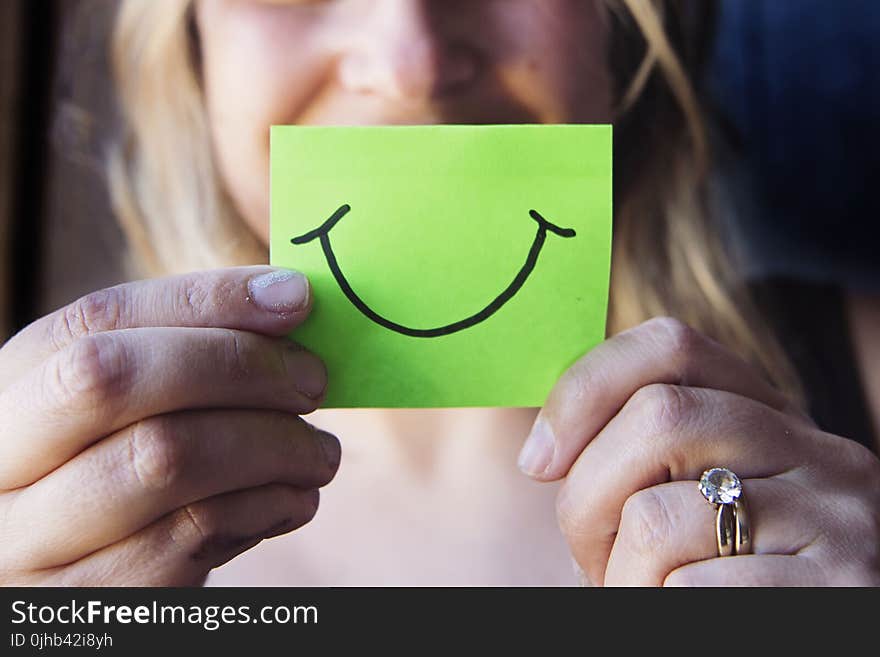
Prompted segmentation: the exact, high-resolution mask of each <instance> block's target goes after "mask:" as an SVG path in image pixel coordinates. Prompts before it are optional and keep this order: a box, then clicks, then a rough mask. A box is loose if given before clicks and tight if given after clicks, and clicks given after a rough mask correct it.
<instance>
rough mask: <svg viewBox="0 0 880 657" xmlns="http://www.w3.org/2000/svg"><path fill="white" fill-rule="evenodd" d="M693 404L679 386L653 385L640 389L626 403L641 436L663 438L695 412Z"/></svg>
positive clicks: (693, 400)
mask: <svg viewBox="0 0 880 657" xmlns="http://www.w3.org/2000/svg"><path fill="white" fill-rule="evenodd" d="M696 403H697V402H696V400H695V399H694V397H693V396H692V395H689V394H686V393H685V391H684V390H683V389H682V388H681V387H680V386H674V385H669V384H666V383H652V384H651V385H647V386H644V387H643V388H639V389H638V390H637V391H636V392H635V393H634V394H633V396H632V397H630V399H629V401H628V402H627V404H626V405H627V406H628V407H629V408H628V409H627V410H628V412H629V413H631V414H633V415H635V416H636V417H637V418H638V419H637V422H638V424H639V425H640V433H641V435H646V436H664V435H667V434H670V433H673V432H675V431H676V430H677V429H679V428H680V427H681V425H682V424H683V423H684V422H685V421H687V419H688V418H689V417H690V415H691V414H692V413H693V412H694V410H695V406H696Z"/></svg>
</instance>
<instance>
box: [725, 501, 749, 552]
mask: <svg viewBox="0 0 880 657" xmlns="http://www.w3.org/2000/svg"><path fill="white" fill-rule="evenodd" d="M730 506H733V511H734V513H733V515H734V518H735V522H736V540H735V542H734V545H735V548H734V554H749V553H750V552H751V551H752V528H751V525H749V510H748V508H747V507H746V501H745V499H743V498H742V497H740V498H739V499H737V500H736V502H734V503H733V504H732V505H730Z"/></svg>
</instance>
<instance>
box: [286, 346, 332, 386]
mask: <svg viewBox="0 0 880 657" xmlns="http://www.w3.org/2000/svg"><path fill="white" fill-rule="evenodd" d="M285 358H286V361H287V371H288V372H290V375H291V376H292V377H293V381H294V383H293V384H294V385H295V386H296V389H297V390H298V391H299V392H301V393H302V394H303V395H305V396H306V397H308V398H309V399H318V398H319V397H321V395H323V394H324V390H325V389H326V388H327V368H326V367H324V363H323V362H321V359H320V358H318V357H317V356H315V355H314V354H312V353H309V352H308V351H305V350H303V349H302V348H301V347H299V346H295V345H293V343H291V347H290V349H288V350H287V352H286V354H285Z"/></svg>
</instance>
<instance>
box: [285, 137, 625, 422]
mask: <svg viewBox="0 0 880 657" xmlns="http://www.w3.org/2000/svg"><path fill="white" fill-rule="evenodd" d="M611 139H612V135H611V126H607V125H590V126H579V125H555V126H550V125H548V126H538V125H511V126H406V127H301V126H275V127H273V128H272V137H271V151H272V154H271V177H272V193H271V197H272V199H271V202H272V210H271V212H272V221H271V263H272V264H273V265H275V266H278V267H286V268H289V269H296V270H299V271H301V272H303V273H305V274H306V275H307V276H308V277H309V280H310V281H311V284H312V289H313V292H314V298H315V302H314V309H313V311H312V314H311V315H310V317H309V319H308V320H307V321H306V322H305V323H304V324H303V326H301V327H300V328H299V329H297V330H296V331H295V332H294V333H293V334H292V335H291V337H292V338H293V339H295V340H297V341H298V342H300V343H301V344H303V345H304V346H306V347H307V348H308V349H310V350H311V351H313V352H315V353H316V354H318V355H319V356H321V358H323V359H324V362H325V363H326V365H327V369H328V373H329V386H328V390H327V398H326V403H325V406H327V407H447V406H450V407H462V406H541V405H542V404H543V403H544V400H545V398H546V396H547V394H548V392H549V391H550V389H551V388H552V387H553V385H554V383H555V382H556V380H557V379H558V378H559V376H560V375H561V374H562V373H563V372H564V371H565V369H566V368H568V367H569V366H570V365H571V364H572V363H573V362H574V361H575V360H577V359H578V358H579V357H580V356H581V355H583V354H584V353H585V352H586V351H587V350H588V349H589V348H591V347H593V346H594V345H596V344H597V343H599V342H600V341H602V340H603V339H604V337H605V314H606V309H607V301H608V280H609V270H610V258H611V221H612V219H611V218H612V208H611Z"/></svg>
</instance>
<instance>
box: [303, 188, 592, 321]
mask: <svg viewBox="0 0 880 657" xmlns="http://www.w3.org/2000/svg"><path fill="white" fill-rule="evenodd" d="M349 212H351V206H350V205H347V204H346V205H343V206H342V207H340V208H339V209H338V210H337V211H336V212H334V213H333V214H332V215H331V217H330V218H329V219H328V220H327V221H325V222H324V223H323V224H321V225H320V226H319V227H318V228H316V229H314V230H312V231H309V232H308V233H306V234H304V235H300V236H299V237H294V238H293V239H292V240H290V241H291V243H293V244H308V243H309V242H311V241H312V240H314V239H316V238H320V240H321V248H322V249H323V251H324V256H325V257H326V258H327V265H328V266H329V267H330V271H331V272H333V277H334V278H335V279H336V282H337V283H338V284H339V287H340V289H341V290H342V291H343V293H344V294H345V296H346V297H348V300H349V301H351V303H352V304H353V305H354V306H355V308H357V309H358V310H360V311H361V312H362V313H363V314H364V315H365V316H366V317H368V318H369V319H371V320H372V321H374V322H375V323H376V324H379V325H380V326H384V327H385V328H387V329H391V330H392V331H396V332H397V333H401V334H403V335H408V336H410V337H414V338H436V337H438V336H441V335H449V334H451V333H457V332H458V331H463V330H464V329H466V328H470V327H472V326H474V325H476V324H479V323H480V322H482V321H484V320H486V319H488V318H489V317H491V316H492V315H494V314H495V313H496V312H498V310H500V309H501V307H502V306H503V305H504V304H505V303H507V302H508V301H510V300H511V299H512V298H513V296H514V295H515V294H516V293H517V292H519V290H520V289H521V288H522V286H523V285H524V284H525V282H526V279H528V277H529V275H530V274H531V273H532V271H533V270H534V269H535V265H536V264H537V263H538V256H539V255H540V254H541V249H542V247H543V246H544V240H545V239H546V238H547V231H550V232H551V233H554V234H556V235H559V236H560V237H574V236H575V231H574V229H572V228H560V227H559V226H557V225H555V224H552V223H550V222H549V221H547V220H546V219H544V217H542V216H541V215H540V214H539V213H538V212H537V211H536V210H529V216H531V218H532V219H534V220H535V221H536V222H537V223H538V232H537V233H536V234H535V239H534V241H532V247H531V248H530V249H529V254H528V256H527V257H526V261H525V264H523V266H522V267H521V268H520V270H519V272H518V273H517V275H516V276H515V277H514V279H513V280H512V281H511V282H510V285H508V286H507V287H506V288H505V289H504V291H503V292H502V293H501V294H499V295H498V296H497V297H495V299H494V300H492V302H491V303H489V305H487V306H486V307H485V308H483V309H482V310H481V311H479V312H478V313H475V314H473V315H471V316H470V317H467V318H465V319H462V320H460V321H457V322H454V323H452V324H447V325H446V326H439V327H437V328H432V329H417V328H410V327H408V326H403V325H402V324H398V323H397V322H392V321H391V320H389V319H386V318H385V317H382V315H380V314H379V313H377V312H375V311H374V310H373V309H372V308H370V307H369V306H368V305H367V304H366V303H365V302H364V300H363V299H361V298H360V297H359V296H358V295H357V292H355V291H354V290H353V289H352V287H351V285H350V284H349V282H348V280H347V279H346V278H345V275H344V274H343V273H342V270H341V269H340V268H339V263H338V262H337V260H336V255H335V254H334V253H333V247H332V246H331V245H330V231H331V230H332V229H333V227H334V226H335V225H336V224H338V223H339V221H340V220H341V219H342V218H343V217H344V216H345V215H347V214H348V213H349Z"/></svg>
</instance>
